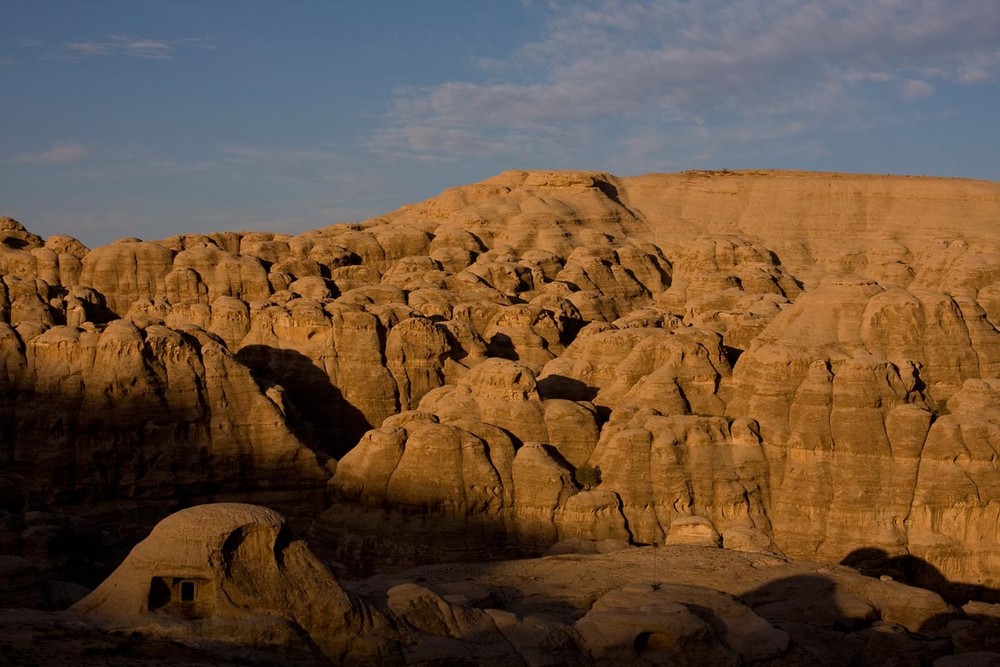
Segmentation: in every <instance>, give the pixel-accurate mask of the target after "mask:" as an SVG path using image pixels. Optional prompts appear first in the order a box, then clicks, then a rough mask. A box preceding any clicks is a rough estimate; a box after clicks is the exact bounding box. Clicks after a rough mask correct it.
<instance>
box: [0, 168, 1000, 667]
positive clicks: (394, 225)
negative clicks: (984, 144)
mask: <svg viewBox="0 0 1000 667" xmlns="http://www.w3.org/2000/svg"><path fill="white" fill-rule="evenodd" d="M998 219H1000V185H998V184H996V183H991V182H981V181H968V180H960V179H935V178H913V177H890V176H855V175H844V174H817V173H801V172H771V171H761V172H684V173H680V174H668V175H648V176H640V177H630V178H618V177H615V176H612V175H609V174H604V173H595V172H521V171H516V172H505V173H503V174H500V175H498V176H496V177H494V178H491V179H488V180H486V181H484V182H482V183H478V184H474V185H467V186H461V187H457V188H453V189H451V190H448V191H446V192H444V193H442V194H441V195H439V196H437V197H434V198H432V199H429V200H427V201H424V202H420V203H417V204H413V205H410V206H405V207H403V208H401V209H400V210H398V211H395V212H392V213H388V214H386V215H383V216H380V217H376V218H373V219H370V220H367V221H363V222H359V223H352V224H343V225H334V226H331V227H326V228H322V229H317V230H314V231H310V232H306V233H303V234H299V235H297V236H292V235H288V234H269V233H259V232H257V233H240V232H221V233H207V234H188V235H181V236H175V237H171V238H168V239H163V240H159V241H141V240H139V239H122V240H121V241H119V242H116V243H114V244H111V245H109V246H105V247H103V248H96V249H94V250H88V249H87V248H85V247H84V246H83V245H82V244H81V243H80V242H79V241H76V240H74V239H72V238H69V237H65V236H57V237H52V238H50V239H47V240H45V239H42V238H40V237H38V236H37V235H35V234H32V233H31V232H29V231H28V230H27V229H25V228H24V226H22V225H21V224H20V223H18V222H16V221H13V220H10V219H9V218H4V219H0V278H2V280H0V473H2V475H3V479H4V481H5V483H4V484H3V488H2V490H0V501H2V506H0V510H2V511H4V512H5V513H6V514H5V515H4V516H5V517H6V518H5V521H8V523H9V524H10V525H17V526H24V525H27V524H26V521H25V516H26V515H27V514H28V513H30V512H32V511H35V510H39V509H45V510H46V511H50V512H51V514H52V515H53V516H74V517H75V516H82V515H87V516H88V517H90V518H92V519H100V520H109V519H110V520H111V521H115V522H121V523H122V525H125V526H127V528H128V530H126V531H124V532H125V533H126V534H128V535H129V536H133V535H136V534H137V533H138V532H139V531H144V530H146V529H148V528H149V527H150V526H151V525H152V524H153V523H155V521H156V520H157V519H159V518H161V517H162V516H164V515H165V514H167V513H168V512H169V511H171V510H172V509H175V508H178V507H183V506H186V505H189V504H192V503H196V502H202V501H213V500H235V501H252V502H263V503H266V504H269V505H271V506H275V507H279V508H281V509H283V510H284V511H287V512H288V513H289V514H290V516H291V520H292V521H293V522H294V523H296V525H297V526H300V527H306V526H307V525H308V524H309V523H310V522H311V521H312V519H314V518H316V517H317V516H319V518H318V519H317V520H316V521H315V523H314V525H313V528H312V537H314V538H315V540H316V542H315V544H316V546H317V548H318V549H321V550H323V553H324V554H325V555H328V556H332V557H336V558H337V559H339V560H340V561H342V562H343V563H345V564H346V565H347V566H348V567H349V568H357V569H358V570H366V569H372V568H375V569H377V568H378V567H379V566H381V565H385V564H388V563H393V564H396V565H409V564H413V563H416V562H423V561H424V560H428V559H431V560H449V559H453V558H471V557H481V556H483V555H490V556H494V557H499V556H509V555H516V554H523V553H526V552H541V551H544V550H546V549H548V548H549V547H550V546H552V545H553V544H555V543H557V542H559V541H565V540H585V541H586V540H613V541H624V542H628V543H632V544H653V543H658V544H670V545H705V546H707V545H714V546H716V547H717V546H718V545H721V546H723V547H727V548H728V547H731V548H734V549H740V550H742V551H746V552H748V553H757V554H762V555H763V554H770V555H771V556H778V555H782V554H783V555H786V556H789V557H794V558H799V559H813V560H820V561H823V562H827V563H838V562H841V561H844V560H845V559H846V560H850V559H851V558H852V557H853V555H855V554H857V553H861V552H865V550H874V551H872V552H871V553H875V552H878V553H881V554H883V556H882V557H880V558H881V560H878V559H876V560H878V562H879V563H881V564H882V565H881V566H879V567H882V568H883V569H882V570H879V567H876V566H875V565H872V566H871V567H869V568H868V570H869V571H870V573H873V574H879V573H888V572H890V571H891V566H890V565H887V563H891V562H896V561H894V560H893V559H899V558H907V557H910V558H916V559H919V560H920V561H921V562H923V563H926V568H923V569H920V568H918V569H919V570H920V571H915V570H911V569H907V570H906V572H904V575H905V576H904V578H907V579H908V580H911V581H914V582H915V583H922V584H925V585H933V586H935V587H936V588H937V589H938V590H941V591H942V592H943V593H945V594H946V595H947V596H948V598H949V600H952V601H954V602H956V603H961V602H965V601H966V600H967V599H969V598H980V599H983V598H985V599H989V600H993V599H994V598H996V599H1000V594H998V593H997V590H1000V559H998V557H997V556H996V554H997V553H998V550H1000V535H998V532H997V530H996V525H997V517H998V508H1000V473H998V472H997V470H996V466H995V465H994V463H995V459H996V457H997V451H998V450H997V446H998V445H997V443H998V442H1000V436H998V435H997V434H998V428H1000V426H998V425H1000V399H998V398H997V396H998V395H1000V385H998V382H1000V331H998V328H997V327H998V326H1000V240H998V238H997V235H996V230H995V223H996V221H997V220H998ZM583 465H589V466H596V467H598V468H599V469H600V472H601V481H600V483H599V484H597V485H591V486H590V488H585V485H584V484H582V483H580V482H579V480H577V479H576V477H575V473H576V470H577V468H579V467H581V466H583ZM320 515H321V516H320ZM60 520H61V519H60ZM21 531H23V529H22V528H20V527H19V528H18V529H17V531H11V533H10V534H11V535H14V534H15V533H16V535H20V534H21ZM8 542H9V544H10V545H11V546H10V547H9V549H8V550H7V551H6V552H5V553H7V554H8V555H11V556H14V557H19V558H21V557H28V558H29V560H31V561H32V562H33V563H34V567H35V570H34V571H36V572H38V573H39V577H41V578H49V580H50V581H64V580H65V579H66V578H67V575H66V574H65V571H64V570H60V569H59V568H55V567H49V566H48V565H46V564H45V563H43V562H42V560H44V559H42V558H41V556H39V557H37V558H36V557H30V554H28V553H27V552H26V550H25V546H24V545H25V544H26V542H24V541H23V540H22V539H21V538H20V537H17V539H15V538H13V537H12V538H11V539H10V540H9V541H8ZM43 552H44V550H40V551H39V552H38V553H43ZM109 560H110V561H112V562H113V560H114V559H109ZM869 560H870V559H869ZM18 562H20V561H18ZM866 562H867V561H866ZM21 565H23V563H22V564H21ZM15 566H18V565H17V563H14V565H12V567H14V568H15V570H16V567H15ZM886 568H889V569H886ZM26 571H27V570H26ZM890 576H895V575H890ZM77 580H79V579H77ZM625 583H627V582H623V583H622V585H624V584H625ZM622 595H625V596H626V597H628V596H627V595H626V594H625V593H622ZM628 595H631V593H629V594H628ZM400 596H401V597H400V598H399V599H401V600H403V599H406V600H409V599H412V600H414V602H413V604H414V605H417V606H418V607H422V606H430V605H431V602H432V598H428V597H426V596H425V595H424V594H423V593H420V592H415V591H412V590H411V591H408V592H406V595H403V594H402V592H401V593H400ZM654 598H655V599H652V600H650V601H648V604H650V605H653V606H654V607H655V606H662V605H666V606H669V605H673V604H678V603H677V602H676V601H673V600H666V599H665V598H661V597H656V596H654ZM401 604H402V603H401ZM406 604H410V603H406ZM434 604H438V603H437V602H434ZM617 604H619V603H618V602H613V601H609V603H608V605H609V606H608V609H615V608H618V607H615V605H617ZM641 604H646V602H643V603H641ZM664 608H666V607H664ZM595 613H597V612H595ZM602 613H603V612H602ZM678 614H681V612H679V611H678ZM681 616H684V615H683V614H681ZM684 618H687V616H684ZM481 620H482V619H481V618H480V619H479V620H475V621H469V622H470V623H473V625H475V624H476V623H480V621H481ZM689 620H690V619H689ZM690 625H691V627H692V628H696V627H698V628H700V627H701V626H699V625H698V624H697V623H695V622H694V621H693V620H691V624H690ZM693 632H695V631H694V630H693ZM698 632H701V631H700V630H699V631H697V632H695V634H698ZM706 636H707V635H706ZM879 637H881V635H879ZM876 639H878V638H876ZM872 641H875V639H872ZM878 641H882V640H881V639H878ZM886 641H888V640H886ZM654 643H655V642H654ZM723 644H724V643H723ZM709 645H711V647H714V648H706V649H705V650H706V651H716V650H717V649H718V650H720V651H721V650H723V649H724V650H725V651H728V652H729V653H726V654H725V655H729V654H733V655H738V654H739V651H735V652H734V649H733V647H732V646H728V645H724V646H723V649H719V648H718V646H716V645H715V644H712V643H711V642H709V644H705V646H709ZM706 655H707V654H706ZM712 655H715V656H716V657H717V658H718V659H719V660H722V661H723V662H725V660H728V658H725V657H724V655H723V653H712ZM713 659H714V658H713ZM741 659H742V658H741Z"/></svg>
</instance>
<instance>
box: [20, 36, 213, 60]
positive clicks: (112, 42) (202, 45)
mask: <svg viewBox="0 0 1000 667" xmlns="http://www.w3.org/2000/svg"><path fill="white" fill-rule="evenodd" d="M7 46H9V47H12V48H16V49H30V50H34V51H36V52H37V53H38V54H39V55H40V56H41V57H42V58H44V59H47V60H82V59H85V58H99V57H108V56H124V57H129V58H139V59H142V60H170V59H171V58H173V57H174V56H175V55H176V54H177V52H178V51H182V50H185V49H205V50H214V49H217V48H218V46H217V45H216V43H215V41H214V40H213V39H211V38H209V37H183V38H180V39H172V40H168V39H152V38H148V37H129V36H123V35H105V36H103V37H100V38H95V39H80V40H74V41H69V42H43V41H41V40H37V39H30V38H18V39H13V40H10V41H9V42H8V43H7Z"/></svg>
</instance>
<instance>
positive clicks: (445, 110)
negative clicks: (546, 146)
mask: <svg viewBox="0 0 1000 667" xmlns="http://www.w3.org/2000/svg"><path fill="white" fill-rule="evenodd" d="M534 9H535V10H537V11H539V12H541V13H544V15H545V17H546V18H545V20H546V21H547V23H546V27H545V30H544V31H543V36H542V37H541V38H540V39H538V40H537V41H534V42H531V43H528V44H525V45H523V46H522V47H521V48H520V49H518V50H517V51H516V52H514V53H512V54H510V56H509V57H508V58H507V59H504V60H496V59H490V60H489V61H485V62H484V63H483V67H484V79H485V81H464V82H462V81H450V82H443V83H441V84H439V85H435V86H429V87H424V88H417V89H413V88H411V89H405V90H400V91H398V92H397V95H396V97H395V99H394V102H393V104H392V107H391V110H390V113H389V115H388V119H387V123H386V126H385V127H383V128H382V129H381V130H379V131H378V132H377V133H376V135H375V136H374V137H373V140H372V145H373V147H374V148H375V149H376V150H378V151H380V152H382V153H387V154H397V155H410V156H415V157H422V158H427V157H449V156H455V155H477V154H482V153H497V154H500V153H503V152H505V151H508V152H509V151H511V150H519V149H520V147H521V146H524V145H532V146H534V145H535V144H534V141H535V140H536V138H537V137H539V136H549V137H551V136H553V134H554V133H555V132H557V130H556V129H555V128H559V129H560V130H565V128H567V127H570V128H573V127H576V128H580V127H591V128H593V127H596V126H597V125H599V124H600V123H609V122H613V123H615V124H617V125H619V126H622V125H634V126H636V127H643V128H646V131H647V134H650V135H651V134H655V133H656V132H660V133H663V132H674V133H676V134H683V133H685V132H693V131H699V129H704V128H706V127H709V128H713V129H714V130H717V131H718V130H725V131H730V135H731V140H732V141H740V135H741V134H742V135H743V136H744V137H745V140H746V141H763V140H766V139H765V138H764V137H765V135H766V133H767V132H771V131H774V128H784V129H783V130H782V131H783V132H788V128H795V132H793V133H792V134H798V133H800V132H802V131H803V129H804V128H805V127H807V126H818V125H821V124H823V125H828V124H830V123H844V122H846V119H849V118H851V117H852V115H856V116H858V117H860V116H861V115H862V114H861V112H862V110H865V109H864V106H863V104H864V102H863V101H864V100H865V96H866V94H869V93H871V92H872V91H873V90H874V91H875V92H878V91H880V90H881V89H885V91H886V92H888V93H889V94H890V95H892V96H897V95H898V96H899V97H901V98H902V99H904V100H907V101H910V102H912V103H916V102H918V101H920V100H922V99H925V98H928V97H930V96H932V95H934V93H935V90H936V88H937V86H938V84H940V83H946V82H947V83H964V84H975V83H981V82H984V81H989V80H993V79H994V78H995V77H996V74H997V73H998V72H1000V3H997V2H982V1H981V0H742V1H736V2H734V1H732V0H701V1H699V2H688V1H686V0H656V1H652V0H649V1H639V0H590V1H587V2H581V1H579V0H574V1H573V2H569V1H568V0H567V1H566V2H559V3H547V4H545V5H544V6H541V5H537V4H535V5H534ZM598 134H599V133H598ZM574 136H576V135H574ZM632 136H633V138H632V139H629V140H626V141H631V142H632V144H633V145H634V144H635V142H636V141H637V140H635V139H634V136H635V135H632ZM623 145H624V144H623Z"/></svg>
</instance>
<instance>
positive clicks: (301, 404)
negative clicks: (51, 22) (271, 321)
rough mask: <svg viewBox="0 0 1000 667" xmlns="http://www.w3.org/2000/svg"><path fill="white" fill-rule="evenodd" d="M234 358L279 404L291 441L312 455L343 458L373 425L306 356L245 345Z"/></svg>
mask: <svg viewBox="0 0 1000 667" xmlns="http://www.w3.org/2000/svg"><path fill="white" fill-rule="evenodd" d="M236 359H237V361H239V362H240V363H242V364H243V365H245V366H246V367H248V368H249V369H250V371H251V372H252V373H253V376H254V379H256V380H257V383H258V385H259V386H260V388H261V390H262V391H265V392H268V395H269V396H272V399H277V398H279V396H277V395H275V393H274V390H275V389H276V385H278V386H280V387H281V388H282V390H283V396H282V397H280V398H281V399H282V403H283V405H282V406H281V407H282V408H283V409H284V410H285V416H286V420H287V424H288V427H289V428H290V429H291V430H292V432H293V433H294V434H295V436H296V437H298V438H299V439H300V440H302V442H304V443H306V444H307V445H309V446H310V447H311V448H313V449H316V450H317V451H320V452H323V453H324V454H328V455H330V456H334V457H336V458H340V457H342V456H343V455H344V454H346V453H347V452H348V451H350V450H351V448H352V447H354V445H356V444H357V442H358V439H360V438H361V436H362V435H364V433H365V431H367V430H369V429H370V428H372V424H370V423H369V422H368V419H367V418H366V417H365V416H364V414H363V413H362V412H361V411H360V410H358V409H357V408H356V407H354V406H353V405H351V404H350V403H348V402H347V400H346V399H345V398H344V395H343V394H342V393H341V391H340V390H339V389H338V388H337V387H335V386H334V384H333V382H332V381H331V380H330V377H329V376H328V375H327V374H326V373H324V372H323V371H322V370H321V369H319V368H317V367H316V365H315V364H314V363H313V362H312V360H311V359H309V357H307V356H305V355H304V354H301V353H299V352H296V351H295V350H282V349H279V348H275V347H270V346H267V345H248V346H247V347H244V348H242V349H241V350H240V351H239V352H237V353H236Z"/></svg>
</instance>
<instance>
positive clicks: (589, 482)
mask: <svg viewBox="0 0 1000 667" xmlns="http://www.w3.org/2000/svg"><path fill="white" fill-rule="evenodd" d="M573 479H574V480H575V481H576V483H577V485H578V486H580V487H582V488H583V489H585V490H587V491H590V490H591V489H592V488H594V487H595V486H597V485H598V484H600V483H601V467H600V466H592V465H590V464H589V463H584V464H583V465H581V466H577V468H576V470H575V471H574V472H573Z"/></svg>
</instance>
